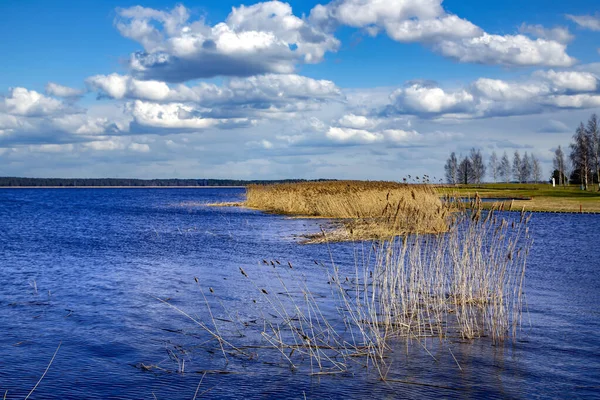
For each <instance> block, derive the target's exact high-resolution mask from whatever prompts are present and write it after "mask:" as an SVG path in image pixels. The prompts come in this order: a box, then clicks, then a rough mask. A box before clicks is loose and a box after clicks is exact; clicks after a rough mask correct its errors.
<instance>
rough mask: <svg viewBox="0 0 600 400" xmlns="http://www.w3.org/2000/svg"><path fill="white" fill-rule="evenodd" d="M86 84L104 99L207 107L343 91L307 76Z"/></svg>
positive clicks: (92, 80) (114, 78)
mask: <svg viewBox="0 0 600 400" xmlns="http://www.w3.org/2000/svg"><path fill="white" fill-rule="evenodd" d="M86 83H87V84H88V86H89V87H90V88H91V89H92V90H97V91H98V92H99V93H100V95H101V96H106V97H111V98H114V99H123V98H129V99H138V100H149V101H158V102H194V103H198V104H202V105H206V106H213V105H216V104H243V103H253V102H270V103H281V102H289V101H291V100H298V99H304V100H327V99H334V98H339V97H340V96H341V91H340V89H339V88H338V87H337V86H336V85H335V84H334V83H333V82H332V81H328V80H316V79H311V78H308V77H305V76H300V75H293V74H284V75H275V74H266V75H259V76H253V77H249V78H234V79H229V80H227V81H226V82H225V84H224V85H223V86H217V85H215V84H209V83H205V82H201V83H199V84H197V85H196V86H193V87H188V86H186V85H176V86H175V87H173V88H171V87H170V86H169V85H168V84H166V83H165V82H159V81H151V80H150V81H142V80H138V79H135V78H132V77H130V76H123V75H118V74H111V75H95V76H92V77H89V78H88V79H87V80H86Z"/></svg>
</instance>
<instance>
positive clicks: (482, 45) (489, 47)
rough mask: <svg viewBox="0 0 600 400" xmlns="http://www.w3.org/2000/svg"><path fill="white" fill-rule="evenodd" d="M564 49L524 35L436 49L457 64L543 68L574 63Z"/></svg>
mask: <svg viewBox="0 0 600 400" xmlns="http://www.w3.org/2000/svg"><path fill="white" fill-rule="evenodd" d="M566 47H567V46H566V45H565V44H564V43H559V42H556V41H553V40H546V39H535V40H532V39H530V38H528V37H527V36H524V35H505V36H501V35H490V34H487V33H484V34H483V35H482V36H478V37H474V38H469V39H462V40H443V41H441V42H439V43H436V44H435V49H436V50H437V51H439V52H440V53H441V54H443V55H444V56H446V57H450V58H453V59H455V60H457V61H460V62H468V63H479V64H502V65H516V66H532V65H546V66H552V67H568V66H571V65H573V64H574V63H575V62H576V60H575V59H574V58H572V57H570V56H569V55H568V54H567V53H566Z"/></svg>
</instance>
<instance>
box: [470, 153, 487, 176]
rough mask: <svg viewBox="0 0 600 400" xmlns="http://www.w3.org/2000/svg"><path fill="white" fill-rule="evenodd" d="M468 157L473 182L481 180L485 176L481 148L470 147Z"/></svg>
mask: <svg viewBox="0 0 600 400" xmlns="http://www.w3.org/2000/svg"><path fill="white" fill-rule="evenodd" d="M469 158H470V159H471V166H472V167H473V182H474V183H481V182H483V178H484V177H485V163H484V162H483V156H482V155H481V150H479V149H477V150H476V149H475V148H472V149H471V155H470V157H469Z"/></svg>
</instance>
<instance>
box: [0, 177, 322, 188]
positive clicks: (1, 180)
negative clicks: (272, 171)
mask: <svg viewBox="0 0 600 400" xmlns="http://www.w3.org/2000/svg"><path fill="white" fill-rule="evenodd" d="M325 180H330V179H318V180H316V181H325ZM294 182H308V181H307V180H305V179H283V180H272V181H269V180H250V181H244V180H236V179H122V178H101V179H93V178H75V179H65V178H17V177H0V187H23V186H32V187H48V186H56V187H86V186H87V187H90V186H105V187H111V186H131V187H145V186H164V187H167V186H175V187H177V186H193V187H202V186H246V185H250V184H268V183H294Z"/></svg>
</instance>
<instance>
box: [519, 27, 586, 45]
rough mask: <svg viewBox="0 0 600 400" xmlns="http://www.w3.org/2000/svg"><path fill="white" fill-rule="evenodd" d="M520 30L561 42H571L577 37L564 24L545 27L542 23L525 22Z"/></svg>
mask: <svg viewBox="0 0 600 400" xmlns="http://www.w3.org/2000/svg"><path fill="white" fill-rule="evenodd" d="M519 32H521V33H526V34H530V35H531V36H533V37H536V38H541V39H548V40H554V41H556V42H559V43H569V42H571V41H572V40H573V39H574V38H575V36H573V35H572V34H571V32H569V29H568V28H566V27H564V26H556V27H554V28H545V27H544V26H542V25H528V24H525V23H523V24H522V25H521V26H520V27H519Z"/></svg>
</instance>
